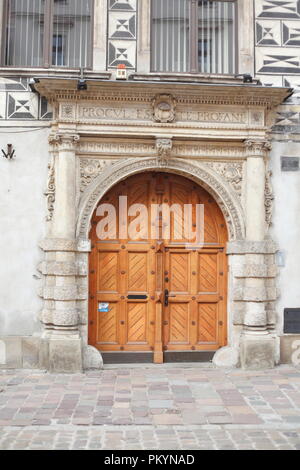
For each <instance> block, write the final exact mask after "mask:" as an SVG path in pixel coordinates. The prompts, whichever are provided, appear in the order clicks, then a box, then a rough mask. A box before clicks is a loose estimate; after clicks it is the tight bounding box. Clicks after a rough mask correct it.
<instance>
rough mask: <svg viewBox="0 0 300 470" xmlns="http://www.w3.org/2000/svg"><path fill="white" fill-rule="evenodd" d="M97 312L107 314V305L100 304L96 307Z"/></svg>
mask: <svg viewBox="0 0 300 470" xmlns="http://www.w3.org/2000/svg"><path fill="white" fill-rule="evenodd" d="M98 312H109V304H107V303H104V302H101V303H100V304H99V306H98Z"/></svg>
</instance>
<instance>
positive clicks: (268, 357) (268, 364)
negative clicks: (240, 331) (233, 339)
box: [241, 337, 275, 370]
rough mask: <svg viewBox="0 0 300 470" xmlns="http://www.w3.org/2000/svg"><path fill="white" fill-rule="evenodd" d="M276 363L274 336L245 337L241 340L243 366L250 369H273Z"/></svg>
mask: <svg viewBox="0 0 300 470" xmlns="http://www.w3.org/2000/svg"><path fill="white" fill-rule="evenodd" d="M274 365H275V341H274V339H273V338H263V337H253V338H251V337H247V338H246V337H245V338H243V339H242V341H241V366H242V368H243V369H248V370H265V369H272V368H273V367H274Z"/></svg>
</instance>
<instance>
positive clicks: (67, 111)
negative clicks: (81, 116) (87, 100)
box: [60, 103, 76, 119]
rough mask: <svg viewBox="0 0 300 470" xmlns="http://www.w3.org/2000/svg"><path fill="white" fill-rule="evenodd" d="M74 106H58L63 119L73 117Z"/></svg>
mask: <svg viewBox="0 0 300 470" xmlns="http://www.w3.org/2000/svg"><path fill="white" fill-rule="evenodd" d="M75 112H76V108H75V107H74V105H73V104H69V103H68V104H62V105H61V108H60V117H61V118H63V119H73V118H74V117H75Z"/></svg>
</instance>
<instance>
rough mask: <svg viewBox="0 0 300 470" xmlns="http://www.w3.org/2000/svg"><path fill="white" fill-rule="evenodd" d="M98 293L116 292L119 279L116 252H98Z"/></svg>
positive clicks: (117, 254)
mask: <svg viewBox="0 0 300 470" xmlns="http://www.w3.org/2000/svg"><path fill="white" fill-rule="evenodd" d="M97 266H98V270H97V272H98V283H97V286H98V288H97V290H98V292H117V291H118V278H119V272H118V271H119V269H118V268H119V253H118V252H116V251H104V252H103V251H99V252H98V263H97Z"/></svg>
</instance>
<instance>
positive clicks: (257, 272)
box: [233, 264, 277, 278]
mask: <svg viewBox="0 0 300 470" xmlns="http://www.w3.org/2000/svg"><path fill="white" fill-rule="evenodd" d="M233 275H234V276H235V277H237V278H249V277H252V278H274V277H276V276H277V266H275V265H270V266H267V265H266V264H245V265H243V266H236V267H235V268H234V269H233Z"/></svg>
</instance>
